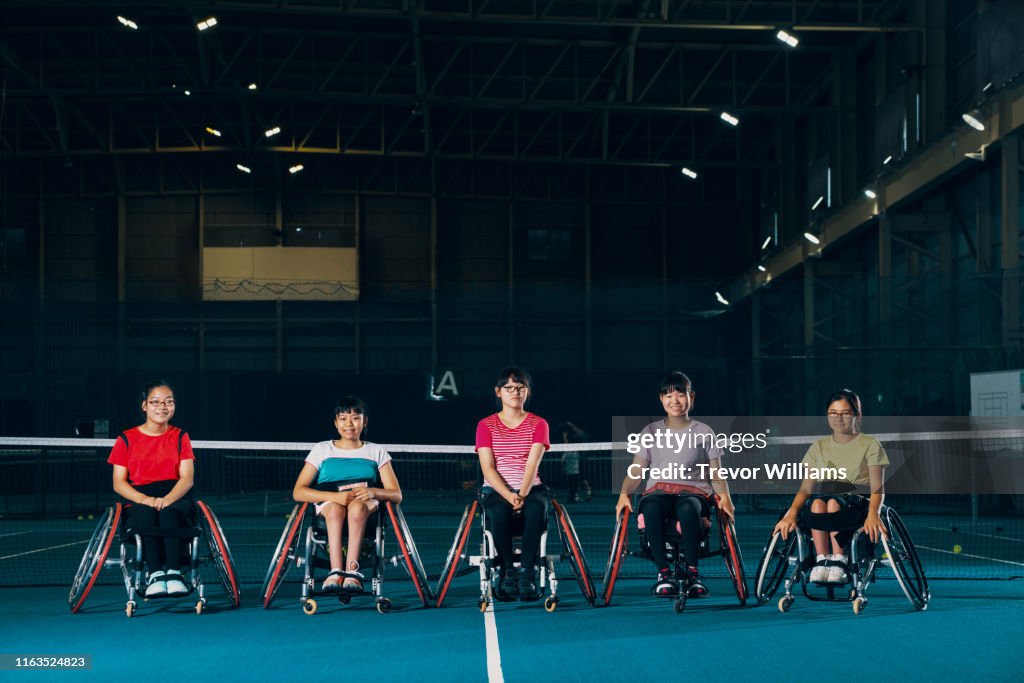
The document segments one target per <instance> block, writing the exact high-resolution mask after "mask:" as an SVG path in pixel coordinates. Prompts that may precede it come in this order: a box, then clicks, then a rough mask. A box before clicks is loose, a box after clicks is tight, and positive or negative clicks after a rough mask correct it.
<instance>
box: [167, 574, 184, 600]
mask: <svg viewBox="0 0 1024 683" xmlns="http://www.w3.org/2000/svg"><path fill="white" fill-rule="evenodd" d="M165 576H166V578H167V589H166V590H167V594H168V595H187V594H188V586H186V585H185V582H184V581H182V577H181V572H180V571H179V570H177V569H170V570H168V571H167V574H166V575H165Z"/></svg>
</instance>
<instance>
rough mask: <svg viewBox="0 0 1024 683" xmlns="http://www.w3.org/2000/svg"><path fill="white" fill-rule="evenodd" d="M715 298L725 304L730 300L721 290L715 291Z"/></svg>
mask: <svg viewBox="0 0 1024 683" xmlns="http://www.w3.org/2000/svg"><path fill="white" fill-rule="evenodd" d="M715 298H716V299H718V303H720V304H722V305H723V306H728V305H729V300H728V299H726V298H725V297H724V296H722V293H721V292H715Z"/></svg>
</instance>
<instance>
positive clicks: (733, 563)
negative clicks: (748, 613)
mask: <svg viewBox="0 0 1024 683" xmlns="http://www.w3.org/2000/svg"><path fill="white" fill-rule="evenodd" d="M715 516H716V517H717V518H718V531H719V535H720V537H721V539H720V540H721V544H722V559H724V560H725V566H726V568H728V570H729V578H730V579H731V580H732V586H733V588H734V589H735V590H736V597H737V598H739V600H740V604H741V605H745V604H747V597H749V595H750V593H749V590H748V589H747V575H746V573H745V572H744V570H743V554H742V553H741V552H740V544H739V541H738V540H737V538H736V525H735V524H734V523H733V522H732V520H730V519H728V518H726V516H725V515H723V514H721V512H719V513H718V514H716V515H715Z"/></svg>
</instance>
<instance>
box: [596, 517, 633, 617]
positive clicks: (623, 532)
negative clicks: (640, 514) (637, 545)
mask: <svg viewBox="0 0 1024 683" xmlns="http://www.w3.org/2000/svg"><path fill="white" fill-rule="evenodd" d="M617 525H618V528H616V530H615V531H616V533H615V535H614V536H612V548H611V551H610V553H609V556H608V566H607V567H606V568H605V572H604V580H603V582H602V586H601V598H602V599H603V600H604V606H605V607H607V606H608V605H610V604H611V602H612V595H613V594H614V593H615V581H616V580H617V579H618V578H619V569H620V568H621V567H622V558H623V557H624V556H625V549H626V542H627V540H628V538H629V510H628V509H624V510H623V511H622V514H621V515H619V519H618V521H617Z"/></svg>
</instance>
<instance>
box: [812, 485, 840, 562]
mask: <svg viewBox="0 0 1024 683" xmlns="http://www.w3.org/2000/svg"><path fill="white" fill-rule="evenodd" d="M828 503H829V511H831V506H832V503H835V501H834V500H830V501H829V502H828ZM836 505H837V506H838V505H839V504H838V503H836ZM825 509H826V508H825V501H823V500H822V499H820V498H818V499H816V500H815V501H814V502H813V503H811V512H813V513H815V514H821V513H823V512H825ZM836 509H838V507H837V508H836ZM811 537H812V538H813V539H814V552H815V553H817V554H818V555H830V554H832V550H831V549H830V548H829V540H828V532H827V531H824V530H822V529H811Z"/></svg>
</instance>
